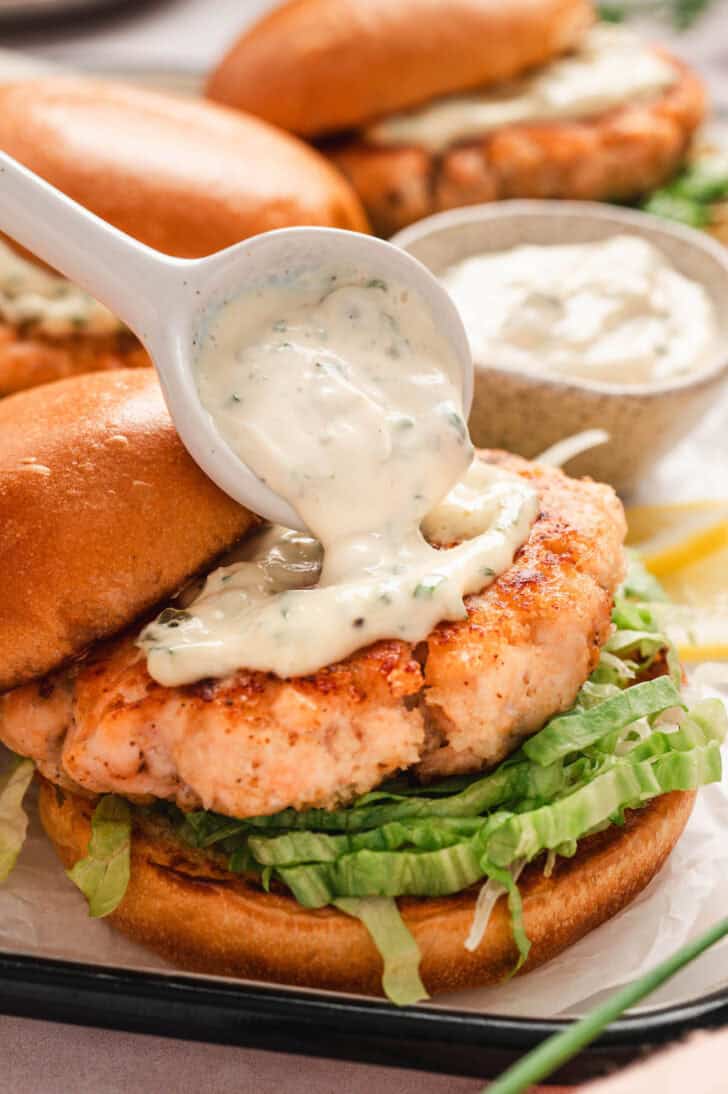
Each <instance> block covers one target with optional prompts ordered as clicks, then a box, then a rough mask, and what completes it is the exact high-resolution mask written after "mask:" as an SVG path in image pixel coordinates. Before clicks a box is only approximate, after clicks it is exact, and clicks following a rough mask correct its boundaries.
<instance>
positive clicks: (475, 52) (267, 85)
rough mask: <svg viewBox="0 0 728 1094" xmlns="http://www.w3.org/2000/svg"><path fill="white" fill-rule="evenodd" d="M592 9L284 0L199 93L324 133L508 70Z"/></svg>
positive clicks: (562, 40)
mask: <svg viewBox="0 0 728 1094" xmlns="http://www.w3.org/2000/svg"><path fill="white" fill-rule="evenodd" d="M593 18H594V14H593V9H592V5H591V3H590V2H589V0H508V2H504V0H450V2H449V3H443V2H442V0H289V2H288V3H287V4H284V5H283V6H282V7H280V8H276V9H275V10H274V11H272V12H271V13H270V14H268V15H266V16H264V17H263V18H262V19H261V20H260V21H259V22H257V23H256V24H255V25H254V26H253V27H251V28H250V29H249V30H247V31H245V32H244V33H243V34H242V35H241V36H240V38H238V40H237V41H236V42H235V43H234V45H233V46H232V48H231V49H230V50H229V52H228V53H227V54H226V56H225V57H224V58H223V59H222V61H221V62H220V64H219V65H218V66H217V68H216V69H215V70H214V72H213V73H212V75H211V77H210V79H209V82H208V86H207V94H208V96H209V97H210V98H211V99H216V100H217V101H218V102H221V103H227V104H228V105H230V106H235V107H238V108H239V109H241V110H248V111H250V113H251V114H257V115H258V116H259V117H261V118H265V119H266V121H269V122H273V123H274V124H275V125H279V126H281V128H283V129H288V130H290V131H291V132H293V133H298V134H301V135H302V136H306V137H315V136H322V135H324V134H328V133H334V132H336V131H338V130H344V129H350V128H353V127H356V126H359V125H362V124H363V123H365V122H369V121H371V120H372V119H374V118H377V117H381V116H382V115H385V114H391V113H393V112H395V111H398V110H404V109H406V108H407V107H412V106H416V105H418V104H419V103H422V102H425V101H426V100H428V99H432V98H434V97H436V96H438V95H447V94H450V93H452V92H456V91H463V90H465V89H467V88H473V87H478V86H486V85H488V84H495V83H499V82H501V81H504V80H509V79H511V78H513V77H514V76H517V75H519V74H520V73H522V72H524V71H525V70H526V69H528V68H532V67H533V66H535V65H541V64H544V63H545V62H547V61H549V60H550V59H551V58H552V57H554V56H556V55H557V54H559V53H561V52H563V51H564V50H566V49H569V47H571V46H573V45H576V44H577V42H578V41H579V40H580V39H581V37H582V35H583V33H584V32H585V30H586V29H587V27H588V26H589V24H590V23H591V22H592V21H593Z"/></svg>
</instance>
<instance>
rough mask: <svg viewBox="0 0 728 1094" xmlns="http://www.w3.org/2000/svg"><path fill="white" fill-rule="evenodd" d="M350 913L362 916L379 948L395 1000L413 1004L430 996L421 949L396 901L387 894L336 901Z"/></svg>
mask: <svg viewBox="0 0 728 1094" xmlns="http://www.w3.org/2000/svg"><path fill="white" fill-rule="evenodd" d="M334 904H335V906H336V907H337V908H338V909H339V910H340V911H342V912H346V914H347V915H350V916H354V917H355V918H356V919H360V920H361V922H362V923H363V924H364V926H365V927H366V929H367V930H368V931H369V934H370V935H371V938H372V941H373V942H374V945H375V946H376V947H377V949H378V950H379V953H380V955H381V958H382V963H383V966H384V970H383V973H382V987H383V989H384V992H385V994H386V995H387V997H388V998H389V999H391V1001H392V1002H393V1003H396V1004H397V1005H398V1006H400V1007H404V1006H409V1005H410V1004H412V1003H419V1002H420V1001H421V1000H422V999H427V998H428V995H427V992H426V990H425V986H424V984H423V983H422V980H421V979H420V950H419V946H418V945H417V943H416V942H415V940H414V938H413V937H412V935H411V934H410V932H409V930H408V929H407V926H406V924H405V922H404V920H403V919H402V916H401V915H400V913H399V908H398V907H397V903H396V901H394V900H388V899H386V898H384V897H366V898H365V899H363V900H362V899H360V900H357V899H354V898H351V897H349V898H344V899H340V900H336V901H334Z"/></svg>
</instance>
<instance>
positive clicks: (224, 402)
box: [140, 270, 538, 686]
mask: <svg viewBox="0 0 728 1094" xmlns="http://www.w3.org/2000/svg"><path fill="white" fill-rule="evenodd" d="M197 382H198V387H199V391H200V396H201V399H202V402H203V404H204V406H205V407H206V408H207V409H208V411H209V413H210V414H211V415H212V417H213V420H214V421H215V422H216V424H217V426H218V428H219V429H220V431H221V433H222V434H223V436H224V437H225V438H226V440H227V441H228V443H229V444H230V445H231V447H232V448H233V449H234V451H235V452H237V453H238V454H239V456H240V457H241V459H242V460H243V461H244V462H245V463H246V464H248V466H249V467H251V468H252V469H253V470H254V471H255V472H256V474H257V475H258V476H259V477H260V478H261V479H263V480H264V481H265V482H266V483H267V484H268V485H269V486H270V487H271V488H272V489H273V490H275V491H276V492H277V493H278V494H280V495H281V496H282V497H284V498H286V499H287V500H288V501H289V503H290V504H291V505H292V506H293V508H294V509H295V510H296V511H297V512H298V513H299V514H300V516H301V518H302V520H303V521H304V522H305V524H306V526H307V527H308V528H309V529H310V530H311V533H312V535H311V536H306V535H302V534H301V533H298V532H293V531H290V530H285V529H269V530H267V531H265V532H264V533H263V534H258V535H255V536H253V537H250V539H249V541H248V542H247V543H246V544H245V545H244V547H243V552H244V553H243V556H242V558H240V559H239V560H238V561H235V562H233V563H232V564H231V565H227V566H223V567H221V568H219V569H217V570H216V571H215V572H214V573H212V574H211V575H210V576H209V577H208V578H207V581H206V582H205V584H204V587H203V588H202V590H201V591H199V592H198V593H197V594H196V595H195V596H194V598H193V599H192V601H191V602H190V603H186V604H185V605H184V607H183V608H182V609H181V610H180V609H176V608H173V609H167V610H166V611H165V612H163V613H162V615H161V616H159V617H158V619H157V620H156V621H155V622H154V623H152V624H150V625H149V626H148V627H147V628H146V629H145V630H144V632H143V633H142V636H141V638H140V645H141V647H142V648H143V649H144V650H145V652H146V654H147V664H148V667H149V672H150V673H151V675H152V676H153V677H154V678H155V679H156V680H158V681H159V682H160V683H162V684H165V685H167V686H173V685H177V684H184V683H190V682H192V681H194V680H199V679H203V678H205V677H210V676H212V677H220V676H226V675H228V674H229V673H231V672H234V671H235V670H237V669H239V668H247V669H257V670H263V671H270V672H274V673H276V674H277V675H278V676H281V677H290V676H300V675H305V674H307V673H311V672H314V671H316V670H317V669H319V668H322V667H323V666H325V665H328V664H331V663H333V662H336V661H339V660H341V659H342V658H343V657H346V656H347V655H348V654H350V653H352V652H353V651H354V650H356V649H358V648H360V647H362V646H366V645H368V644H369V643H371V642H374V641H376V640H378V639H382V638H400V639H403V640H406V641H409V642H417V641H420V640H422V639H423V638H425V637H426V636H427V635H428V633H429V632H430V631H431V630H432V628H433V627H434V626H435V625H436V624H437V623H438V622H440V621H441V620H443V619H449V620H455V619H462V618H464V617H465V614H466V611H465V606H464V603H463V597H464V596H465V595H467V594H469V593H474V592H478V591H480V590H481V589H483V588H485V586H487V585H488V584H490V583H491V582H492V581H493V579H494V578H495V577H496V576H497V575H498V574H500V573H502V572H503V571H504V570H505V569H507V567H508V566H509V565H510V564H511V562H512V560H513V556H514V554H515V552H516V550H517V549H518V548H519V547H520V546H521V544H522V543H523V542H524V541H525V539H526V538H527V536H528V533H529V529H530V527H531V524H532V522H533V520H534V519H535V517H536V513H537V509H538V499H537V495H536V493H535V491H534V489H533V488H532V487H531V486H530V485H529V484H528V483H527V482H526V481H525V480H523V479H521V478H520V477H519V476H517V475H513V474H509V473H506V472H503V471H501V470H499V469H497V468H494V467H490V466H488V465H486V464H484V463H481V462H480V461H476V462H475V463H474V464H473V463H472V458H473V450H472V446H471V443H470V438H469V436H468V430H467V426H466V424H465V421H464V419H463V408H462V400H461V382H460V374H459V364H458V361H457V359H456V357H455V355H454V353H453V352H452V350H451V348H450V347H449V345H448V344H447V343H446V342H445V341H444V340H443V338H442V337H441V336H440V334H439V333H438V331H437V330H436V328H435V326H434V324H433V322H432V320H431V318H430V315H429V312H428V310H427V308H426V306H425V304H424V302H423V301H422V300H421V299H420V298H419V297H418V296H417V295H416V294H414V293H412V292H411V291H409V290H407V289H405V288H403V287H402V286H401V285H398V284H396V283H392V282H389V283H385V282H384V281H381V280H379V279H374V280H372V279H367V278H366V277H365V276H363V275H362V274H361V273H360V272H359V271H356V270H348V271H342V270H338V271H323V272H321V273H317V274H305V275H297V276H293V275H291V276H288V277H286V276H282V277H281V278H280V279H279V280H277V281H271V282H270V283H269V284H266V285H265V286H263V287H261V288H260V289H259V290H258V291H257V292H255V293H248V294H245V295H244V296H242V297H240V298H238V299H235V300H233V301H231V302H230V303H228V304H226V305H225V306H223V307H222V309H221V310H220V311H219V312H218V313H217V314H216V315H215V316H214V317H213V319H212V321H211V323H210V326H209V330H208V333H207V337H206V339H205V340H204V343H203V346H202V348H201V350H200V353H199V357H198V361H197ZM443 499H445V500H444V501H443ZM423 522H424V524H423ZM422 527H424V530H425V532H427V534H428V535H429V536H430V538H431V539H432V540H433V542H434V543H440V544H442V545H443V549H437V548H436V547H435V546H433V545H431V544H430V543H428V542H427V540H426V539H425V536H424V535H423V533H422V530H421V528H422ZM461 539H462V540H463V542H461V543H459V545H458V546H455V547H448V546H447V545H448V544H452V543H454V542H455V541H459V540H461Z"/></svg>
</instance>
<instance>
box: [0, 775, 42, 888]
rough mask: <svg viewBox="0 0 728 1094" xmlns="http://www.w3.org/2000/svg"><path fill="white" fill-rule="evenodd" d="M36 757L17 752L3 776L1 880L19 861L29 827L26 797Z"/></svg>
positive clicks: (0, 798)
mask: <svg viewBox="0 0 728 1094" xmlns="http://www.w3.org/2000/svg"><path fill="white" fill-rule="evenodd" d="M34 771H35V765H34V764H33V761H32V760H24V759H21V757H20V756H15V757H14V758H13V760H12V762H11V764H10V766H9V767H8V769H7V771H5V772H4V773H3V775H2V776H1V777H0V881H5V880H6V878H7V877H8V875H9V874H10V872H11V870H12V869H13V866H15V863H16V861H17V858H18V855H19V854H20V852H21V850H22V848H23V844H24V843H25V836H26V834H27V831H28V817H27V814H26V812H25V810H24V809H23V798H24V797H25V792H26V790H27V789H28V787H29V786H30V782H31V780H32V778H33V772H34Z"/></svg>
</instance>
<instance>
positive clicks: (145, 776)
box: [0, 452, 625, 817]
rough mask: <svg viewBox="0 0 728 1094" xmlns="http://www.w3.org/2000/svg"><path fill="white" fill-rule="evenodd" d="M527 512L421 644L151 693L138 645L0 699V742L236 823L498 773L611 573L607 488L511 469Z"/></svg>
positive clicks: (75, 778)
mask: <svg viewBox="0 0 728 1094" xmlns="http://www.w3.org/2000/svg"><path fill="white" fill-rule="evenodd" d="M481 458H484V459H486V460H487V461H489V462H492V463H496V464H497V465H498V466H500V467H503V468H505V469H507V470H511V471H514V472H516V473H518V474H519V475H521V476H523V477H524V478H526V479H527V480H528V481H529V482H530V483H532V485H533V486H534V487H535V489H536V490H537V491H538V494H539V499H540V512H539V515H538V517H537V519H536V521H535V523H534V524H533V526H532V528H531V532H530V535H529V538H528V540H527V541H526V543H525V544H524V546H523V547H522V548H521V549H520V550H519V552H518V553H517V555H516V557H515V559H514V562H513V564H512V566H511V567H510V568H509V569H508V570H507V571H506V572H505V573H504V574H503V575H502V576H501V577H500V578H499V579H498V580H496V581H495V582H494V583H493V584H492V585H490V586H489V587H488V588H487V589H485V590H484V591H483V592H482V593H481V594H480V595H476V596H471V597H468V598H467V600H466V604H467V609H468V616H467V619H465V620H463V621H461V622H456V623H442V624H440V625H439V626H438V627H436V628H435V630H434V631H433V632H432V634H431V635H430V636H429V638H428V639H427V640H426V641H425V642H423V643H420V644H419V645H418V646H416V647H414V648H413V647H412V646H409V645H407V644H406V643H402V642H399V641H386V642H379V643H377V644H375V645H373V646H369V647H368V648H365V649H362V650H360V651H358V652H357V653H355V654H353V655H352V656H351V657H349V658H347V659H346V660H345V661H343V662H341V663H339V664H336V665H331V666H329V667H327V668H325V669H322V670H321V671H319V672H317V673H315V674H313V675H311V676H307V677H299V678H293V679H289V680H282V679H279V678H277V677H275V676H273V675H271V674H266V673H260V672H249V671H246V670H245V669H240V670H239V671H238V672H236V673H235V674H233V675H232V676H230V677H227V678H225V679H221V680H207V681H202V682H200V683H197V684H193V685H188V686H184V687H164V686H162V685H160V684H158V683H157V682H156V681H155V680H153V679H152V678H151V677H150V675H149V673H148V672H147V668H146V660H145V657H144V655H143V653H142V652H141V651H140V650H139V649H138V648H137V647H136V645H135V641H134V640H135V637H136V633H135V634H127V635H125V636H123V637H121V638H120V639H117V640H115V641H112V642H110V643H106V644H104V645H100V646H97V647H95V648H94V651H93V653H92V655H91V656H90V657H89V658H88V659H87V660H81V661H79V662H76V663H75V664H73V665H70V666H69V667H67V668H66V669H64V670H61V671H59V672H57V673H55V674H54V675H53V676H49V677H46V678H45V679H44V680H42V681H40V682H38V681H35V682H33V683H31V684H27V685H25V686H23V687H20V688H17V689H15V690H14V691H11V692H8V693H6V694H5V695H4V696H3V697H2V700H1V705H0V736H2V739H3V741H4V742H5V743H6V744H7V745H8V746H9V747H10V748H14V749H17V750H18V751H21V752H22V753H23V754H24V755H29V756H30V757H31V758H32V759H33V760H35V761H36V763H37V765H38V767H39V768H40V770H41V772H42V773H43V774H44V775H45V776H46V777H47V778H49V779H50V780H52V781H54V782H56V783H60V784H61V785H65V786H66V787H69V788H75V789H79V788H80V789H81V790H83V791H85V792H88V793H91V794H102V793H108V792H113V793H117V794H122V795H124V796H126V797H129V798H132V799H138V800H142V801H144V800H150V799H151V798H159V799H166V800H169V801H173V802H176V803H177V804H178V805H180V806H181V807H182V808H184V809H189V808H196V807H199V806H201V807H202V808H204V809H209V810H215V811H216V812H219V813H224V814H228V815H231V816H235V817H246V816H255V815H262V814H270V813H274V812H277V811H279V810H281V809H283V808H286V807H289V806H290V807H293V808H295V809H306V808H309V807H322V808H331V807H334V806H336V805H338V804H340V803H342V802H347V801H351V800H352V799H353V798H355V797H356V796H357V795H359V794H362V793H364V792H366V791H368V790H371V789H372V788H374V787H376V786H377V785H379V784H380V783H381V782H382V780H383V779H385V778H386V777H388V776H389V775H391V774H392V773H394V772H395V771H398V770H401V769H403V768H414V769H415V771H416V772H417V773H419V774H420V775H421V776H423V777H425V778H428V779H429V778H432V777H435V776H438V775H443V774H448V773H451V772H468V771H478V770H480V769H482V768H483V767H486V766H490V765H492V764H495V763H497V762H499V761H500V760H501V759H503V758H504V757H505V756H507V755H508V754H509V753H510V752H511V751H512V750H513V748H514V747H515V746H516V745H517V744H518V742H519V741H520V740H522V739H523V738H525V737H526V736H528V735H529V734H531V733H533V732H535V731H536V730H538V729H539V728H540V727H541V726H542V725H543V724H544V722H545V721H546V720H547V719H548V718H549V717H551V716H552V715H554V714H556V713H558V712H560V711H563V710H566V709H568V707H569V706H571V704H572V703H573V701H574V699H575V697H576V693H577V691H578V689H579V688H580V686H581V685H582V684H583V683H584V680H585V679H586V677H587V676H588V674H589V673H590V671H591V670H592V669H593V667H594V666H595V664H596V662H597V660H598V657H599V650H600V648H601V646H602V645H603V644H604V642H605V641H606V639H607V637H608V635H609V630H610V614H611V609H612V603H613V596H614V592H615V589H616V587H617V585H618V584H619V582H620V581H621V579H622V576H623V570H624V557H623V551H622V541H623V538H624V532H625V523H624V514H623V511H622V507H621V504H620V502H619V501H618V499H617V497H616V495H615V494H614V491H613V490H612V489H611V488H610V487H608V486H603V485H599V484H596V483H593V482H590V481H588V480H581V481H577V480H574V479H569V478H568V477H567V476H566V475H564V474H563V473H562V472H561V471H558V470H555V469H553V468H549V467H545V466H540V465H538V464H534V463H528V462H527V461H525V460H522V459H520V458H519V457H516V456H510V455H506V454H503V453H496V452H486V453H482V454H481Z"/></svg>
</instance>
